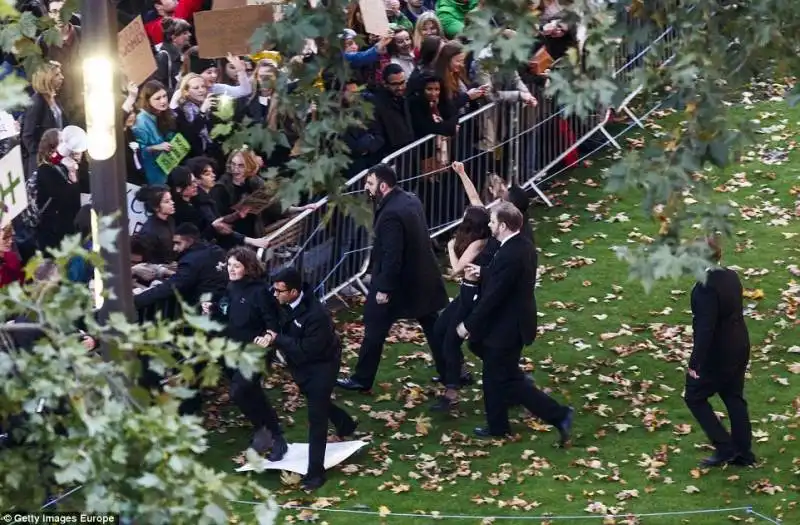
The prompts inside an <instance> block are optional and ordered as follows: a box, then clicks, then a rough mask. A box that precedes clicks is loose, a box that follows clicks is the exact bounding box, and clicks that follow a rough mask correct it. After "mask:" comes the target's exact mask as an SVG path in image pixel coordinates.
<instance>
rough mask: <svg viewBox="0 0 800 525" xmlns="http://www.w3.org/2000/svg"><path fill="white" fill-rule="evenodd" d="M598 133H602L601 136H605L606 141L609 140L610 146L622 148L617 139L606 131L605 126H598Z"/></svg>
mask: <svg viewBox="0 0 800 525" xmlns="http://www.w3.org/2000/svg"><path fill="white" fill-rule="evenodd" d="M600 133H602V134H603V136H604V137H605V138H606V140H607V141H608V142H609V143H610V144H611V145H612V146H614V147H615V148H617V149H618V150H622V146H620V145H619V142H617V139H615V138H614V137H613V136H612V135H611V134H610V133H609V132H608V130H607V129H606V127H605V126H600Z"/></svg>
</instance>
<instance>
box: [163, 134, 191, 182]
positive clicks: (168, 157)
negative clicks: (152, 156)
mask: <svg viewBox="0 0 800 525" xmlns="http://www.w3.org/2000/svg"><path fill="white" fill-rule="evenodd" d="M169 144H170V146H172V147H171V148H170V150H169V151H165V152H164V153H162V154H161V155H159V156H158V157H157V158H156V164H158V167H159V168H161V169H162V170H164V173H166V174H167V175H169V173H170V172H171V171H172V170H174V169H175V168H177V167H178V165H179V164H180V163H181V161H182V160H183V159H184V158H186V155H188V154H189V151H191V149H192V147H191V146H190V145H189V143H188V142H187V141H186V139H185V138H184V136H183V135H181V134H180V133H178V134H177V135H175V137H173V139H172V140H171V141H169Z"/></svg>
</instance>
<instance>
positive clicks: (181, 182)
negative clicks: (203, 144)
mask: <svg viewBox="0 0 800 525" xmlns="http://www.w3.org/2000/svg"><path fill="white" fill-rule="evenodd" d="M167 185H168V186H169V188H170V191H171V193H172V202H173V203H174V204H175V213H174V214H173V216H172V220H173V222H174V223H175V224H176V225H178V224H184V223H187V222H188V223H191V224H194V225H195V226H197V229H198V230H200V231H201V232H204V231H205V230H206V229H207V228H209V227H210V226H211V223H210V222H207V221H206V219H205V217H204V216H203V214H202V213H201V212H200V210H198V209H197V208H195V206H194V205H193V204H192V199H194V198H195V197H196V196H197V193H198V189H197V179H195V177H194V174H193V173H192V170H191V169H189V168H188V167H187V166H178V167H177V168H175V169H174V170H172V171H171V172H170V174H169V177H167Z"/></svg>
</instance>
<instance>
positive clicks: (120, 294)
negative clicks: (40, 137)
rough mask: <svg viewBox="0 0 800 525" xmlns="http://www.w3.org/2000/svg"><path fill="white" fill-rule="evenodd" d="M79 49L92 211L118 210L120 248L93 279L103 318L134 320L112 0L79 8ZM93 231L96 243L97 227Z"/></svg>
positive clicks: (90, 0)
mask: <svg viewBox="0 0 800 525" xmlns="http://www.w3.org/2000/svg"><path fill="white" fill-rule="evenodd" d="M81 16H82V23H81V51H82V55H83V82H84V106H85V108H86V133H87V136H88V137H87V140H88V143H89V149H88V155H89V167H90V170H91V178H90V184H91V190H92V209H93V211H94V212H95V214H97V215H101V216H109V215H113V214H116V218H115V220H114V227H115V228H118V229H119V234H118V235H117V238H116V243H115V244H116V251H115V252H113V253H112V252H110V251H108V250H105V249H104V250H103V251H102V255H103V259H104V260H105V263H106V268H105V270H106V275H107V281H106V282H103V283H100V282H97V281H98V280H97V279H95V281H96V282H95V286H97V287H98V290H102V287H108V288H110V291H111V292H112V293H111V296H110V297H109V299H108V300H106V301H104V302H102V308H101V311H100V317H101V322H103V321H105V320H106V319H107V318H108V314H109V313H110V312H122V313H124V314H125V315H126V316H128V318H129V319H131V318H132V316H133V312H134V308H133V294H132V290H131V264H130V262H131V253H130V236H129V235H128V201H127V195H126V194H127V192H126V176H125V162H124V156H123V155H124V151H125V150H124V147H120V146H121V145H122V144H123V135H122V129H121V127H120V126H119V125H118V123H120V122H121V118H120V115H119V113H120V107H119V104H117V93H119V92H120V91H119V85H118V82H117V78H118V76H117V16H116V5H115V4H114V0H83V2H82V9H81ZM93 229H94V230H95V231H94V232H93V236H94V242H93V244H94V245H95V246H98V244H97V234H96V229H95V228H93Z"/></svg>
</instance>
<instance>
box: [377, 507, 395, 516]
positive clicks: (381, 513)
mask: <svg viewBox="0 0 800 525" xmlns="http://www.w3.org/2000/svg"><path fill="white" fill-rule="evenodd" d="M391 513H392V511H391V510H389V507H387V506H386V505H381V506H380V507H378V515H379V516H380V517H381V518H385V517H386V516H388V515H389V514H391Z"/></svg>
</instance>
